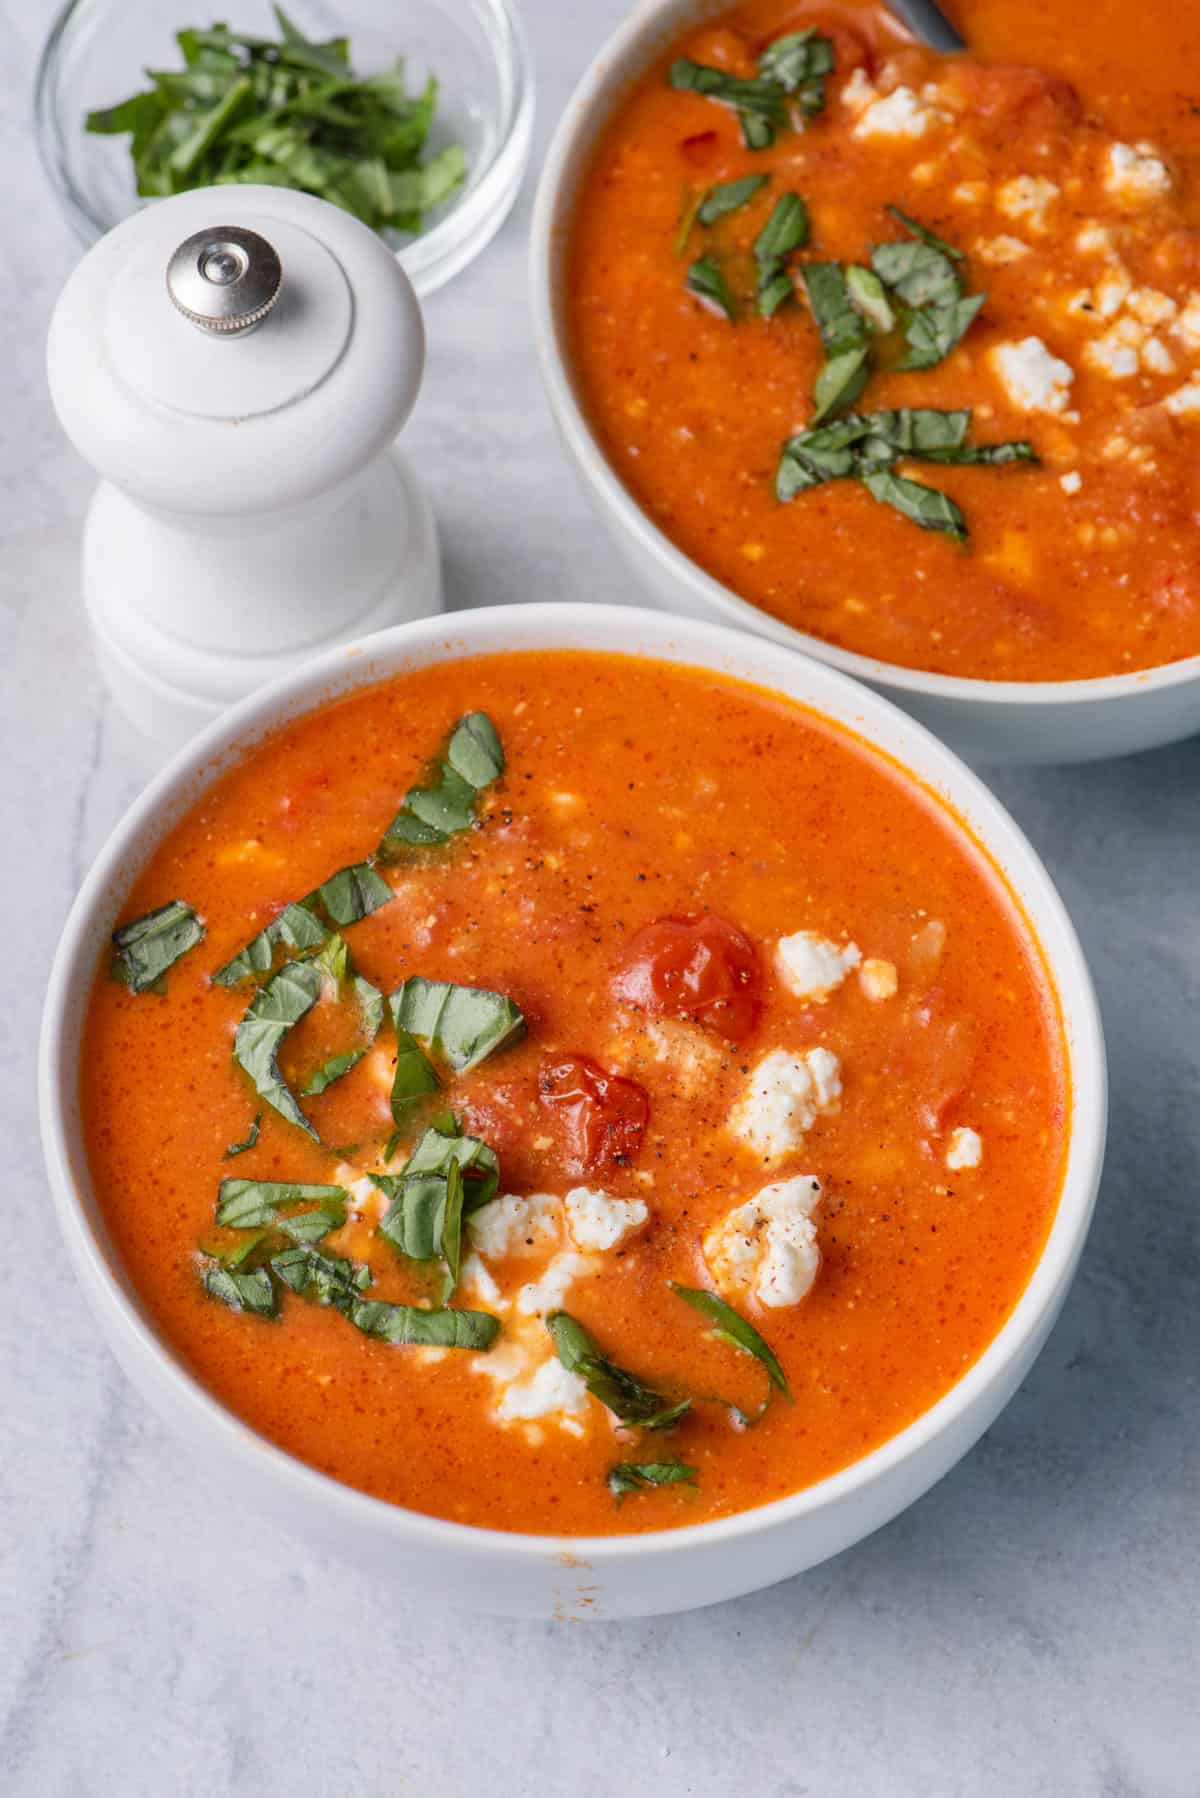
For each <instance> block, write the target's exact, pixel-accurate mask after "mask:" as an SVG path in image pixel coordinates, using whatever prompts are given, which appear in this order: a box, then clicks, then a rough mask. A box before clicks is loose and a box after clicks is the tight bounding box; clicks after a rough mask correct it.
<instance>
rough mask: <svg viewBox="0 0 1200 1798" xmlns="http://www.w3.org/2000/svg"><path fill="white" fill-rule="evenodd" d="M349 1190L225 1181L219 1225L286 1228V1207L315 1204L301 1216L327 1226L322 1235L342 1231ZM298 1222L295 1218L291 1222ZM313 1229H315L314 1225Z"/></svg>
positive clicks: (289, 1182)
mask: <svg viewBox="0 0 1200 1798" xmlns="http://www.w3.org/2000/svg"><path fill="white" fill-rule="evenodd" d="M346 1199H347V1195H346V1191H345V1188H344V1187H341V1186H317V1185H311V1184H306V1183H303V1182H300V1181H296V1180H222V1182H221V1185H220V1188H219V1189H218V1192H217V1222H218V1223H219V1224H221V1225H222V1226H223V1227H225V1228H227V1229H230V1230H257V1229H262V1228H263V1227H265V1226H274V1227H277V1228H279V1227H282V1225H283V1224H284V1222H285V1219H284V1215H283V1213H284V1207H286V1206H291V1205H312V1206H315V1207H316V1210H315V1211H312V1212H305V1213H301V1215H302V1216H306V1217H309V1218H311V1219H312V1220H313V1225H315V1223H317V1222H320V1223H322V1224H323V1228H322V1231H321V1235H322V1236H327V1235H328V1234H329V1232H330V1230H337V1229H340V1228H341V1226H342V1225H343V1224H344V1223H345V1221H346ZM287 1221H288V1222H291V1223H294V1222H295V1221H296V1219H295V1217H292V1218H290V1219H288V1220H287ZM310 1227H311V1226H310Z"/></svg>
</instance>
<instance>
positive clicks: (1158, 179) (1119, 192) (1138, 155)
mask: <svg viewBox="0 0 1200 1798" xmlns="http://www.w3.org/2000/svg"><path fill="white" fill-rule="evenodd" d="M1104 185H1105V187H1106V188H1107V189H1108V191H1109V193H1110V194H1114V195H1115V196H1116V198H1117V199H1119V200H1153V199H1155V198H1157V196H1158V195H1159V194H1165V193H1168V192H1169V191H1170V187H1171V171H1170V170H1169V169H1168V167H1167V165H1166V163H1165V162H1164V161H1163V160H1162V158H1161V156H1159V155H1158V154H1157V152H1156V151H1155V149H1154V146H1153V144H1138V145H1136V146H1134V145H1131V144H1110V146H1109V151H1108V167H1107V169H1106V170H1105V175H1104Z"/></svg>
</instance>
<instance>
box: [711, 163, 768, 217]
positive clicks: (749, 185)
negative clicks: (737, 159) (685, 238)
mask: <svg viewBox="0 0 1200 1798" xmlns="http://www.w3.org/2000/svg"><path fill="white" fill-rule="evenodd" d="M770 178H771V177H770V176H769V175H743V176H742V178H741V180H740V181H722V182H721V183H720V185H719V186H717V187H710V188H709V190H708V192H707V193H706V194H705V195H704V198H703V199H702V200H701V202H700V205H699V208H698V210H697V213H696V217H697V218H698V219H699V220H700V223H701V224H702V225H715V224H716V222H717V220H718V219H723V218H725V217H727V216H728V214H729V213H731V212H737V211H738V209H739V208H740V207H742V206H745V205H746V204H747V203H748V202H749V201H750V200H752V199H753V198H754V196H755V194H756V193H757V192H758V190H759V188H760V187H765V186H766V184H767V182H768V181H769V180H770Z"/></svg>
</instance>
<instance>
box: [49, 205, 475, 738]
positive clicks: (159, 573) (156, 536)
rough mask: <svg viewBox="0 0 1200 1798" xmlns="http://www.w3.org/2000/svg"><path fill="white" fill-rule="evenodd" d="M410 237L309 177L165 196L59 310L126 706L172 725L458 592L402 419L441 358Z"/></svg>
mask: <svg viewBox="0 0 1200 1798" xmlns="http://www.w3.org/2000/svg"><path fill="white" fill-rule="evenodd" d="M424 353H425V339H424V331H423V327H422V323H421V314H420V310H419V308H418V305H417V301H416V297H415V295H414V294H413V291H412V288H411V286H410V285H409V282H408V279H407V277H406V276H405V274H404V273H403V271H402V270H401V268H400V266H399V264H398V263H397V261H396V258H395V256H394V255H393V254H392V253H391V251H389V250H388V248H387V246H386V245H385V244H384V243H383V242H382V241H381V240H380V239H379V238H378V237H377V236H376V235H375V233H374V232H373V231H370V230H368V229H367V227H366V226H365V225H363V224H361V223H360V222H359V221H358V220H357V219H355V218H353V217H351V216H350V214H348V213H345V212H342V211H340V210H339V209H338V208H336V207H334V206H330V205H327V204H326V202H325V201H323V200H316V199H313V198H311V197H310V196H309V195H307V194H300V193H294V192H292V191H290V190H285V189H280V188H273V187H251V186H247V187H240V188H233V187H222V188H219V189H213V188H210V189H205V190H201V191H197V192H194V193H187V194H179V195H176V196H175V197H173V198H170V199H163V200H157V201H155V202H154V203H153V205H151V206H148V207H146V208H145V209H144V210H142V211H141V212H138V213H136V214H134V216H133V217H131V218H129V219H127V220H126V221H125V222H124V223H123V224H121V225H119V226H118V227H117V228H116V230H114V231H112V232H110V233H109V235H108V236H107V237H105V238H103V239H102V240H101V242H100V243H98V244H97V245H96V246H95V247H94V248H93V249H92V250H91V251H89V253H88V255H87V256H85V257H84V259H83V261H82V262H81V263H80V264H79V266H78V268H77V269H76V270H75V272H74V273H73V274H72V276H71V277H70V279H69V280H68V282H67V284H66V287H65V288H64V289H63V292H62V294H61V295H60V297H59V301H58V305H57V306H56V308H55V312H54V317H53V320H52V321H51V326H50V337H49V343H48V348H47V367H48V373H49V380H50V390H51V394H52V397H53V400H54V404H55V407H56V409H57V412H58V415H59V418H60V420H61V422H62V425H63V428H64V430H65V431H66V432H67V435H68V436H69V437H70V438H71V440H72V442H73V443H74V444H75V446H76V448H77V449H78V450H79V451H80V453H81V454H82V455H83V456H84V457H86V459H87V460H88V461H89V462H90V463H91V464H92V465H93V467H94V468H95V469H96V470H97V472H98V473H99V475H100V477H101V482H100V486H99V487H98V489H97V491H96V493H95V496H94V498H93V500H92V503H91V506H90V508H89V511H88V515H87V520H86V523H85V527H84V538H83V594H84V600H85V604H86V607H87V611H88V617H89V620H90V623H91V627H92V632H93V637H94V642H95V647H96V652H97V655H98V657H99V660H100V664H101V666H102V668H103V670H104V674H105V676H106V678H107V680H108V683H109V685H110V687H111V689H112V691H113V694H114V696H115V697H116V699H117V701H118V703H119V704H120V705H121V707H122V708H123V709H124V711H125V712H126V713H127V714H128V715H129V717H130V718H131V719H132V721H133V722H134V724H135V725H136V726H137V727H138V728H139V729H140V730H142V731H143V732H145V733H146V734H147V735H148V736H150V737H151V738H153V739H155V740H156V741H158V742H159V743H161V744H164V745H174V744H177V743H180V742H182V741H184V739H185V738H187V737H188V736H190V735H191V734H192V733H193V732H194V731H195V730H197V729H198V728H199V727H200V726H201V725H203V724H206V723H207V722H208V721H209V720H210V719H212V718H214V717H216V716H217V714H218V713H219V712H220V711H222V710H223V709H224V707H225V706H227V705H229V704H230V703H231V702H232V701H234V700H236V699H240V698H242V697H243V696H244V695H245V694H247V693H249V692H252V691H253V690H254V689H255V688H256V687H259V686H261V685H263V684H264V683H265V682H266V681H269V680H272V679H274V678H275V677H276V676H278V675H281V674H284V673H286V672H288V671H289V670H291V669H292V668H293V667H295V666H296V665H297V663H299V662H301V661H304V660H307V659H308V658H309V657H311V656H313V655H316V654H317V653H318V652H320V651H321V650H323V649H327V648H329V647H331V646H332V645H335V644H337V643H339V642H347V641H350V640H351V639H355V638H358V637H361V636H364V635H366V634H368V633H369V632H371V631H375V630H379V629H382V628H383V627H384V626H385V625H389V624H396V623H399V622H400V621H402V620H403V619H406V618H414V617H419V616H421V615H423V614H426V613H429V612H433V611H436V610H438V608H439V607H440V604H441V581H440V571H439V562H438V551H437V538H436V533H435V529H434V524H433V517H432V513H431V512H430V509H429V505H428V502H427V500H426V498H425V496H424V493H423V492H422V490H421V488H420V486H419V485H418V483H417V481H416V479H415V478H414V476H413V473H412V471H411V469H410V468H409V465H408V463H407V460H406V459H405V458H404V456H403V455H402V454H401V452H400V451H399V450H398V449H397V448H396V447H395V445H394V441H393V440H394V439H395V437H396V434H397V432H398V431H399V430H400V429H401V427H402V425H403V424H404V421H405V419H406V418H407V417H408V414H409V412H410V411H411V409H412V406H413V402H414V401H415V399H416V396H417V390H418V388H419V386H420V381H421V373H422V369H423V365H424Z"/></svg>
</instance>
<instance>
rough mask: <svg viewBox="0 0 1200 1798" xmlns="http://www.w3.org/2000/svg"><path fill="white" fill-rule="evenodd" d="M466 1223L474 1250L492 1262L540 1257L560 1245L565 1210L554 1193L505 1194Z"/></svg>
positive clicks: (474, 1214) (481, 1207) (489, 1203)
mask: <svg viewBox="0 0 1200 1798" xmlns="http://www.w3.org/2000/svg"><path fill="white" fill-rule="evenodd" d="M467 1223H468V1228H469V1229H470V1232H471V1235H472V1238H473V1239H474V1243H475V1247H476V1248H477V1249H478V1250H479V1252H480V1254H481V1255H485V1256H486V1257H487V1258H488V1260H490V1261H500V1260H503V1258H504V1257H505V1256H506V1255H537V1254H539V1253H544V1252H545V1250H546V1249H547V1248H549V1247H550V1246H551V1245H552V1244H556V1243H557V1242H558V1239H559V1236H560V1234H561V1231H562V1207H561V1202H560V1200H559V1199H558V1198H556V1196H555V1195H554V1193H552V1192H531V1193H527V1194H526V1195H525V1196H524V1197H518V1196H517V1195H516V1194H514V1193H505V1194H504V1195H503V1196H502V1197H500V1198H498V1199H491V1200H490V1201H489V1202H488V1204H486V1205H481V1206H480V1208H479V1210H478V1211H475V1212H472V1214H471V1216H470V1218H469V1219H468V1220H467Z"/></svg>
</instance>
